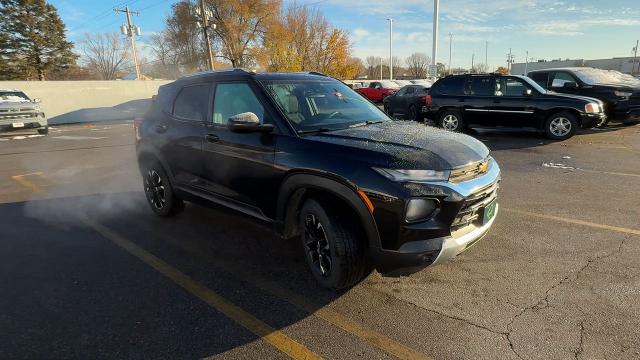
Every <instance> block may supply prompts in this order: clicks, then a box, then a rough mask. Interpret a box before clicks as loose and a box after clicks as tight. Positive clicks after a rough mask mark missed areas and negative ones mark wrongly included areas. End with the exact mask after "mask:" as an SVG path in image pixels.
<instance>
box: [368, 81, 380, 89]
mask: <svg viewBox="0 0 640 360" xmlns="http://www.w3.org/2000/svg"><path fill="white" fill-rule="evenodd" d="M369 87H370V88H379V87H380V83H379V82H372V83H371V84H369Z"/></svg>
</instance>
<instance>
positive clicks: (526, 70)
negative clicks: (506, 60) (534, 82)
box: [523, 50, 529, 76]
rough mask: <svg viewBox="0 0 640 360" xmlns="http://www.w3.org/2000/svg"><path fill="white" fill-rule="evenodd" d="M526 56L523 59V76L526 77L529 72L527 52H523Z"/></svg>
mask: <svg viewBox="0 0 640 360" xmlns="http://www.w3.org/2000/svg"><path fill="white" fill-rule="evenodd" d="M525 52H526V55H525V57H524V74H523V75H524V76H527V73H528V70H529V50H527V51H525Z"/></svg>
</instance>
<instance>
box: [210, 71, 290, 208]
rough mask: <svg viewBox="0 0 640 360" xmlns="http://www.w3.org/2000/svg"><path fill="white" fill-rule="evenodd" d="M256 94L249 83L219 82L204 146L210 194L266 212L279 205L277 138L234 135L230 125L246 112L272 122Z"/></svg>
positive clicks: (241, 133) (256, 133)
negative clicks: (275, 168)
mask: <svg viewBox="0 0 640 360" xmlns="http://www.w3.org/2000/svg"><path fill="white" fill-rule="evenodd" d="M256 93H257V92H256V91H255V89H253V88H252V86H251V85H250V84H248V83H246V82H233V83H218V84H217V85H216V89H215V95H214V101H213V113H212V121H211V122H210V124H209V125H207V127H206V134H205V135H204V137H203V138H202V141H203V142H202V144H203V145H202V146H203V153H204V158H205V159H204V174H205V177H206V188H207V191H209V192H210V193H212V194H215V195H217V196H220V197H222V198H224V199H225V200H230V201H233V202H235V203H236V204H238V205H239V206H245V207H246V208H247V210H251V211H256V212H259V213H262V211H263V209H265V208H268V207H269V206H273V204H275V197H276V194H277V189H276V188H275V187H276V184H275V181H274V180H273V173H274V168H273V166H274V150H275V141H276V140H275V139H276V137H277V135H275V134H264V133H260V132H233V131H231V130H229V129H228V128H227V126H226V120H228V118H229V117H231V116H233V115H236V114H240V113H243V112H253V113H255V114H256V115H257V116H258V118H259V119H260V120H261V121H262V122H267V123H270V121H269V116H270V115H269V114H268V113H267V112H266V111H265V109H264V108H263V106H262V105H261V103H260V101H259V98H258V97H257V96H256ZM263 103H264V102H263Z"/></svg>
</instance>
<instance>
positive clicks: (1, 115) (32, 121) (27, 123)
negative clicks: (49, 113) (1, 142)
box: [0, 89, 49, 135]
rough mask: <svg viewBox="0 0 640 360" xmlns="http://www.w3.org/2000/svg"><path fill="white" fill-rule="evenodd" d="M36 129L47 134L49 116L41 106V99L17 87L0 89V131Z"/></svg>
mask: <svg viewBox="0 0 640 360" xmlns="http://www.w3.org/2000/svg"><path fill="white" fill-rule="evenodd" d="M25 129H36V130H37V131H38V133H40V134H43V135H44V134H47V133H48V132H49V126H48V123H47V117H46V116H45V114H44V112H42V109H41V108H40V100H39V99H33V100H32V99H30V98H29V97H28V96H27V95H26V94H25V93H24V92H22V91H20V90H16V89H0V131H13V130H25Z"/></svg>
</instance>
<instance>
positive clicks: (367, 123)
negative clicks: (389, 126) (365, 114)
mask: <svg viewBox="0 0 640 360" xmlns="http://www.w3.org/2000/svg"><path fill="white" fill-rule="evenodd" d="M383 121H384V120H375V121H373V120H367V121H364V122H359V123H355V124H351V125H349V127H350V128H356V127H360V126H365V125H371V124H379V123H381V122H383Z"/></svg>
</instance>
